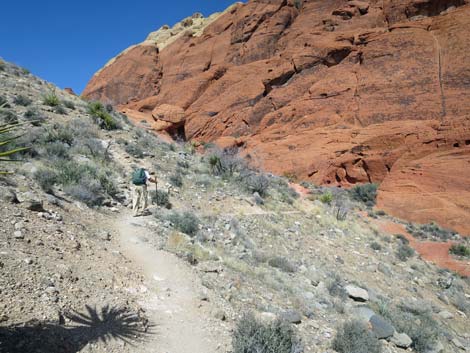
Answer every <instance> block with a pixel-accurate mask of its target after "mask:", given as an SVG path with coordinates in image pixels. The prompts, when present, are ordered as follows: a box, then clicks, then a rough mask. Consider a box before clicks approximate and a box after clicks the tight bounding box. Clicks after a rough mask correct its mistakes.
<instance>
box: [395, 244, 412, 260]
mask: <svg viewBox="0 0 470 353" xmlns="http://www.w3.org/2000/svg"><path fill="white" fill-rule="evenodd" d="M414 254H415V251H414V250H413V248H412V247H410V246H409V245H407V244H403V243H402V244H400V245H399V246H398V249H397V252H396V256H397V258H398V259H399V260H400V261H407V260H408V259H409V258H410V257H412V256H413V255H414Z"/></svg>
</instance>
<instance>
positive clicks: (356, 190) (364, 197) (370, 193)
mask: <svg viewBox="0 0 470 353" xmlns="http://www.w3.org/2000/svg"><path fill="white" fill-rule="evenodd" d="M377 187H378V185H377V184H363V185H356V186H354V187H353V188H352V189H351V191H350V192H351V196H352V198H353V199H354V200H356V201H359V202H363V203H365V204H366V205H367V206H374V205H375V201H376V199H377Z"/></svg>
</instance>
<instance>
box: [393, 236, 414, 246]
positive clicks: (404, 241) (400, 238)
mask: <svg viewBox="0 0 470 353" xmlns="http://www.w3.org/2000/svg"><path fill="white" fill-rule="evenodd" d="M395 237H396V238H397V239H398V240H399V241H400V242H401V243H402V244H409V243H410V241H409V240H408V239H407V238H406V237H405V236H404V235H403V234H395Z"/></svg>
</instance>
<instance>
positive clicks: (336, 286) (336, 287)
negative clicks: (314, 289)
mask: <svg viewBox="0 0 470 353" xmlns="http://www.w3.org/2000/svg"><path fill="white" fill-rule="evenodd" d="M326 288H327V289H328V293H330V295H331V296H332V297H339V298H347V297H348V294H347V293H346V290H345V289H344V286H343V281H342V279H341V277H339V276H338V275H337V274H336V273H334V274H332V275H331V276H330V280H329V281H328V283H327V284H326Z"/></svg>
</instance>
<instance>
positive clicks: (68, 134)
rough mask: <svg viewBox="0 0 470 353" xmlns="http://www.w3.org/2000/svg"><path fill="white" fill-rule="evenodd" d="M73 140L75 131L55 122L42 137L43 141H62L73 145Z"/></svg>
mask: <svg viewBox="0 0 470 353" xmlns="http://www.w3.org/2000/svg"><path fill="white" fill-rule="evenodd" d="M73 141H74V134H73V131H71V130H70V129H68V128H67V127H65V126H62V125H59V124H55V125H54V126H53V127H52V128H47V129H46V131H45V132H44V135H43V137H42V142H43V143H50V142H62V143H66V144H67V145H69V146H72V144H73Z"/></svg>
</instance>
